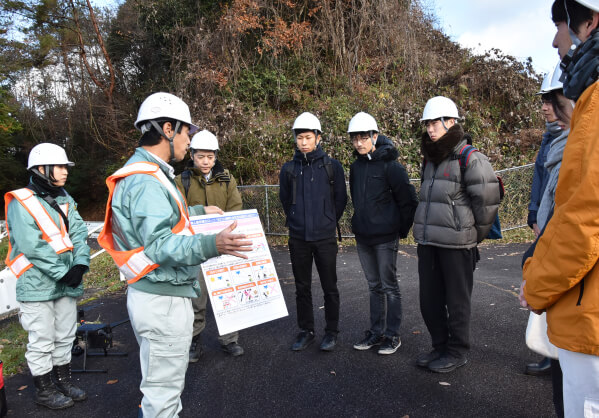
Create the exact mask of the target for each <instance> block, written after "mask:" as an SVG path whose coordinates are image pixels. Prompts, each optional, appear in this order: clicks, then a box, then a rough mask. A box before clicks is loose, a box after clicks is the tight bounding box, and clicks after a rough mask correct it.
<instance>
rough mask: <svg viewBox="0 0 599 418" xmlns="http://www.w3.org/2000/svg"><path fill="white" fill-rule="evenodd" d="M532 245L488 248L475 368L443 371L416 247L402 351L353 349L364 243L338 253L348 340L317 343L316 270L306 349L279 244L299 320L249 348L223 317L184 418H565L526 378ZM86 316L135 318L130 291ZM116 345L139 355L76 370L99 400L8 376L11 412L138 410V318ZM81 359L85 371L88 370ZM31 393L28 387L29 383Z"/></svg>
mask: <svg viewBox="0 0 599 418" xmlns="http://www.w3.org/2000/svg"><path fill="white" fill-rule="evenodd" d="M525 248H526V245H525V244H509V245H492V246H483V247H482V248H481V256H482V260H481V262H480V263H479V265H478V269H477V271H476V273H475V285H474V291H473V296H472V300H473V308H472V323H471V336H472V338H471V340H472V349H471V352H470V355H469V358H468V359H469V362H468V364H467V365H466V366H464V367H462V368H460V369H458V370H456V371H455V372H453V373H449V374H435V373H431V372H429V371H427V370H422V369H419V368H417V367H416V366H414V361H415V358H416V356H417V355H418V354H419V353H421V352H423V351H428V350H430V338H429V336H428V333H427V331H426V328H425V326H424V323H423V321H422V317H421V315H420V311H419V307H418V276H417V259H416V248H415V247H413V246H403V247H401V248H400V254H399V258H398V272H399V276H400V289H401V292H402V301H403V308H404V312H403V323H402V335H401V340H402V345H401V347H400V349H399V350H398V351H397V352H396V353H395V354H393V355H389V356H380V355H377V353H376V351H374V350H373V351H366V352H363V351H362V352H360V351H356V350H354V349H353V348H352V344H353V343H354V342H356V341H358V340H360V339H361V338H362V337H363V333H364V331H365V330H366V329H367V328H368V323H369V320H368V312H369V309H368V291H367V285H366V280H365V278H364V277H363V273H362V271H361V267H360V263H359V260H358V256H357V253H356V250H355V247H349V248H344V249H342V250H341V251H340V254H339V258H338V274H339V289H340V294H341V323H340V329H341V333H340V334H339V344H338V347H337V349H336V350H335V351H334V352H331V353H324V352H320V351H319V350H318V342H319V341H320V339H321V338H322V336H323V334H324V332H323V328H324V318H323V317H324V312H323V309H322V292H321V291H320V286H319V284H318V278H317V275H316V273H315V276H314V285H313V298H314V303H315V311H317V312H316V320H317V323H316V327H317V340H318V341H317V343H316V344H313V345H312V346H310V347H309V348H308V349H307V350H305V351H303V352H298V353H296V352H292V351H290V349H289V347H290V345H291V343H292V341H293V339H294V338H295V335H296V333H297V326H296V321H295V318H296V317H295V300H294V299H295V298H294V285H293V275H292V273H291V265H290V262H289V255H288V253H287V249H286V248H285V247H278V248H271V251H272V254H273V259H274V261H275V264H276V266H277V272H278V275H279V278H280V279H281V283H282V286H283V292H284V294H285V300H286V302H287V307H288V310H289V313H290V314H289V316H288V317H286V318H282V319H279V320H276V321H272V322H269V323H266V324H262V325H260V326H256V327H253V328H250V329H247V330H242V331H241V332H240V343H241V344H242V345H243V347H244V348H245V355H243V356H241V357H238V358H231V357H227V356H226V355H225V354H224V353H222V352H221V351H220V347H219V344H218V342H217V340H216V336H217V330H216V326H215V324H214V320H213V318H212V317H209V319H210V322H209V324H208V326H207V328H206V330H205V332H204V335H203V344H204V355H203V357H202V358H201V359H200V361H199V362H198V363H196V364H192V365H190V367H189V368H188V371H187V378H186V387H185V391H184V392H183V396H182V401H183V412H182V414H181V417H200V416H209V417H224V416H235V417H271V416H272V417H279V416H284V417H287V418H289V417H315V416H318V417H374V416H377V417H391V416H393V417H405V416H409V417H482V416H484V417H500V416H501V417H503V416H510V417H550V416H553V415H554V412H553V406H552V402H551V381H550V378H549V377H530V376H526V375H524V374H523V371H524V366H525V364H526V363H527V362H529V361H535V360H537V359H538V358H539V356H537V355H535V354H534V353H532V352H531V351H529V350H528V349H527V347H526V345H525V343H524V331H525V328H526V322H527V318H528V312H527V311H524V310H522V309H521V308H520V307H519V305H518V301H517V288H518V286H519V283H520V277H521V275H520V259H521V254H522V252H523V251H524V249H525ZM90 306H92V308H91V309H89V310H88V311H87V312H86V319H88V320H95V319H98V318H100V319H101V320H102V321H108V322H111V321H117V320H120V319H123V318H126V316H127V311H126V306H125V295H124V294H123V293H119V294H115V295H112V296H108V297H105V298H102V299H101V300H99V301H95V302H91V303H90ZM114 341H115V347H114V348H112V349H110V351H112V352H116V351H124V352H127V353H128V357H99V358H98V357H95V358H88V362H87V367H88V368H104V369H106V370H107V373H87V374H76V375H74V377H75V379H76V381H77V383H78V384H79V385H80V386H81V387H82V388H84V389H85V390H86V391H87V392H88V400H86V401H84V402H81V403H77V404H76V405H75V406H74V407H72V408H69V409H67V410H63V411H51V410H48V409H46V408H43V407H39V406H36V405H35V404H34V403H33V394H34V389H33V383H32V380H31V378H30V377H29V376H28V375H18V376H14V377H12V378H9V379H6V382H5V384H6V393H7V398H8V406H9V409H10V411H9V414H8V416H9V417H55V416H56V417H58V416H62V417H65V416H66V417H111V418H117V417H136V416H137V405H138V403H139V401H140V399H141V392H140V391H139V381H140V379H141V374H140V370H139V360H138V357H137V356H138V347H137V343H136V341H135V338H134V336H133V332H132V330H131V327H130V324H129V323H126V324H123V325H120V326H118V327H116V328H115V329H114ZM82 360H83V359H82V357H75V358H74V362H73V365H74V368H80V367H81V366H82ZM25 385H27V388H25V389H22V390H18V389H19V388H21V387H22V386H25Z"/></svg>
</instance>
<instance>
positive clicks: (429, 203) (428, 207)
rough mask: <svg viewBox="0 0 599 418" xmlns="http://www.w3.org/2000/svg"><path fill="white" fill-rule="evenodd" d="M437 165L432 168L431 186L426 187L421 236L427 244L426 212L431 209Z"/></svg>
mask: <svg viewBox="0 0 599 418" xmlns="http://www.w3.org/2000/svg"><path fill="white" fill-rule="evenodd" d="M437 168H438V167H437V165H435V166H434V168H433V177H432V178H431V184H430V186H428V196H427V197H426V210H425V211H424V230H423V232H422V235H423V237H424V242H425V243H426V242H428V241H427V239H426V227H427V225H428V211H429V209H430V207H431V195H432V193H433V184H435V176H436V175H437Z"/></svg>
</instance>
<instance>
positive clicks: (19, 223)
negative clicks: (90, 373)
mask: <svg viewBox="0 0 599 418" xmlns="http://www.w3.org/2000/svg"><path fill="white" fill-rule="evenodd" d="M73 165H74V163H73V162H71V161H69V160H68V158H67V155H66V153H65V151H64V149H62V148H61V147H59V146H58V145H55V144H48V143H44V144H39V145H36V146H35V147H33V149H32V150H31V152H30V153H29V161H28V166H27V169H28V170H29V172H30V174H31V181H30V183H29V184H28V185H27V187H26V188H22V189H18V190H13V191H11V192H8V193H6V195H5V196H4V200H5V204H6V226H7V231H8V234H9V246H8V254H7V256H6V264H7V266H9V268H10V269H11V271H12V272H13V273H14V274H15V275H16V276H17V278H18V280H17V289H16V291H17V300H18V301H19V308H20V312H19V320H20V322H21V325H22V326H23V329H24V330H25V331H27V332H28V334H29V343H28V344H27V352H26V353H25V358H26V359H27V365H28V366H29V370H30V371H31V375H32V376H33V381H34V383H35V388H36V394H35V402H36V403H38V404H40V405H43V406H45V407H48V408H50V409H63V408H68V407H70V406H73V403H74V402H73V401H82V400H84V399H86V398H87V395H86V393H85V392H84V391H83V390H82V389H80V388H78V387H76V386H75V385H73V384H72V383H71V381H70V378H71V348H72V346H73V340H74V339H75V332H76V330H77V298H78V297H79V296H81V295H82V294H83V285H82V278H83V274H84V273H86V272H87V271H88V270H89V259H90V258H89V247H88V246H87V243H86V241H87V227H86V226H85V223H84V222H83V220H82V219H81V216H79V213H78V212H77V204H76V203H75V201H74V200H73V198H72V197H71V196H69V194H68V193H67V192H66V191H65V190H64V189H63V186H64V185H65V183H66V181H67V177H68V174H69V171H68V168H67V167H68V166H73Z"/></svg>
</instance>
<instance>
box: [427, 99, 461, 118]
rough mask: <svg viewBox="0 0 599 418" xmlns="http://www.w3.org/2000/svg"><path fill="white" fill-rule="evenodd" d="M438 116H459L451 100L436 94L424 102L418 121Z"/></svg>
mask: <svg viewBox="0 0 599 418" xmlns="http://www.w3.org/2000/svg"><path fill="white" fill-rule="evenodd" d="M439 118H455V119H459V118H460V116H459V114H458V108H457V107H456V105H455V103H454V102H453V100H451V99H448V98H447V97H443V96H436V97H433V98H432V99H430V100H429V101H428V102H426V106H424V111H423V112H422V119H420V121H425V120H434V119H439Z"/></svg>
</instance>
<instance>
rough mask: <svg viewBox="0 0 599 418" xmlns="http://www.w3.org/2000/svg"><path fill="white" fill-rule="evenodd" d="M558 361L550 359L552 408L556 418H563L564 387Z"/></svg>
mask: <svg viewBox="0 0 599 418" xmlns="http://www.w3.org/2000/svg"><path fill="white" fill-rule="evenodd" d="M563 380H564V379H563V375H562V368H561V366H560V364H559V360H554V359H551V383H552V386H553V406H554V407H555V415H557V418H564V385H563Z"/></svg>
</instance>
